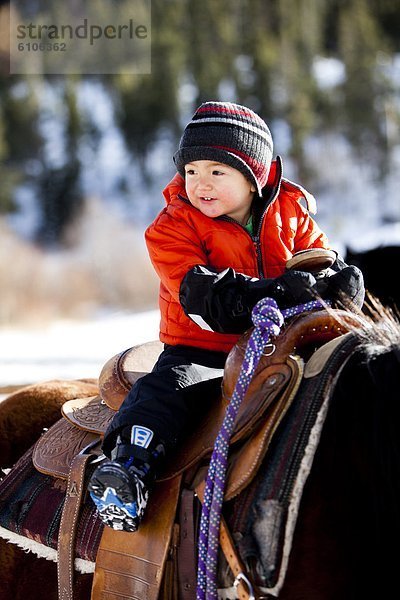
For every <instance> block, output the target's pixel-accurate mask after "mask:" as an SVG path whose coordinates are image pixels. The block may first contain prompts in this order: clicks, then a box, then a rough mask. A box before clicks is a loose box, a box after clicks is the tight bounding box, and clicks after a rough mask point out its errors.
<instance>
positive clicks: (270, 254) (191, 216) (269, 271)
mask: <svg viewBox="0 0 400 600" xmlns="http://www.w3.org/2000/svg"><path fill="white" fill-rule="evenodd" d="M264 191H265V192H266V193H267V194H268V193H269V199H265V198H263V199H260V200H257V201H260V202H265V203H266V207H265V208H264V209H263V210H264V212H263V214H262V218H261V221H260V224H259V227H258V232H257V234H254V236H253V237H252V236H251V235H250V234H249V233H248V231H247V230H246V229H245V228H244V227H243V226H242V225H240V224H239V223H237V222H235V221H233V219H230V218H227V217H218V218H216V219H212V218H210V217H207V216H205V215H203V214H202V213H201V212H200V211H199V210H198V209H197V208H194V207H193V206H192V205H191V204H190V202H189V200H188V199H187V195H186V192H185V184H184V180H183V178H182V177H181V176H180V175H179V174H176V175H175V177H174V178H173V179H172V181H171V182H170V183H169V184H168V185H167V187H166V188H165V190H164V192H163V193H164V197H165V200H166V203H167V206H166V207H165V208H164V209H163V210H162V211H161V212H160V214H159V215H158V216H157V217H156V219H155V221H154V222H153V223H152V224H151V225H150V226H149V227H148V229H147V230H146V233H145V238H146V243H147V247H148V251H149V254H150V259H151V261H152V263H153V266H154V268H155V270H156V272H157V274H158V276H159V277H160V297H159V302H160V310H161V323H160V340H161V341H162V342H165V343H167V344H172V345H176V344H184V345H188V346H196V347H199V348H207V349H209V350H220V351H223V352H229V350H230V349H231V348H232V346H233V345H234V344H235V343H236V341H237V340H238V338H239V335H236V334H224V333H215V332H213V331H208V330H204V329H201V328H200V327H199V325H197V324H196V323H194V321H192V320H191V319H190V318H189V317H187V316H186V314H185V313H184V311H183V309H182V307H181V305H180V302H179V289H180V285H181V282H182V279H183V277H184V276H185V275H186V273H187V272H188V271H189V270H190V269H192V268H193V267H194V266H195V265H207V266H210V267H212V268H213V269H216V270H217V271H223V270H224V269H226V268H227V267H232V268H233V269H234V270H235V271H236V272H238V273H243V274H245V275H250V276H251V277H258V278H274V277H278V276H279V275H282V274H283V273H284V271H285V264H286V262H287V260H288V259H289V258H291V256H292V255H293V254H294V253H295V252H297V251H299V250H305V249H307V248H329V246H328V240H327V238H326V236H325V234H324V233H322V231H321V230H320V229H319V227H318V225H317V224H316V223H315V221H313V219H312V218H311V217H310V216H309V214H308V211H307V210H306V209H305V208H303V206H301V204H300V200H305V201H306V203H307V205H308V207H309V208H310V209H311V206H310V204H311V202H312V201H314V198H313V197H312V196H311V195H310V194H308V193H307V192H306V191H305V190H304V189H302V188H301V187H300V186H298V185H296V184H294V183H291V182H289V181H287V180H285V179H283V178H282V168H281V161H280V159H279V158H278V159H277V160H276V161H274V162H273V163H272V166H271V171H270V174H269V179H268V183H267V186H266V187H265V188H264ZM314 202H315V201H314Z"/></svg>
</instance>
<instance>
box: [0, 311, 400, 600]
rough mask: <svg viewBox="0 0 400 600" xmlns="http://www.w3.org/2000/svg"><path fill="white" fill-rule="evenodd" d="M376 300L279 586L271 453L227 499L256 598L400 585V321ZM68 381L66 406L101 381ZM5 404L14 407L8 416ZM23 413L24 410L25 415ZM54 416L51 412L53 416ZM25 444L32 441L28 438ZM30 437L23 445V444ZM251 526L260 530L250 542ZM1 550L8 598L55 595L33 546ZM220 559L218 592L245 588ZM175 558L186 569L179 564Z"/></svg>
mask: <svg viewBox="0 0 400 600" xmlns="http://www.w3.org/2000/svg"><path fill="white" fill-rule="evenodd" d="M375 306H376V310H375V314H374V319H373V320H371V319H370V318H367V317H366V316H359V321H361V322H362V326H361V327H359V326H357V327H354V328H351V327H350V332H349V333H348V334H347V335H348V336H350V337H351V339H352V340H353V342H354V343H353V342H351V344H352V349H351V353H350V354H349V357H348V359H347V362H346V363H345V364H344V366H343V368H341V370H340V372H338V375H337V378H336V380H335V381H334V378H333V377H332V376H331V375H330V376H329V377H330V378H331V379H329V381H327V382H326V385H327V386H329V385H330V386H331V391H330V398H329V406H328V409H327V414H326V417H325V422H324V423H323V427H322V431H321V433H320V437H319V440H317V442H318V443H317V444H316V449H315V455H314V457H313V460H312V461H311V466H310V472H309V475H308V477H307V479H306V481H305V484H304V488H303V490H302V493H301V498H300V501H299V506H298V515H297V518H296V524H295V529H294V532H293V539H292V543H291V545H290V546H291V547H290V549H289V550H290V553H289V554H288V556H287V565H286V568H285V572H284V578H283V581H282V582H281V586H280V588H279V589H278V591H275V592H273V593H272V594H270V593H269V591H266V590H267V588H266V587H265V583H266V580H267V579H268V576H267V575H266V574H265V572H264V571H263V565H262V564H261V563H262V559H263V556H264V555H266V554H268V551H269V550H270V548H269V546H270V541H269V539H268V537H267V533H268V527H265V516H266V515H264V514H263V502H262V491H260V490H263V489H264V488H265V480H266V475H268V472H267V471H266V464H267V463H266V462H263V463H262V464H261V467H260V468H259V470H258V472H257V475H256V476H255V478H254V480H253V481H252V483H251V484H250V485H249V486H248V487H247V488H246V489H245V490H243V491H242V492H241V493H240V494H239V495H237V496H236V497H234V498H233V499H232V500H230V501H229V502H227V503H226V505H225V507H224V517H225V520H226V522H227V523H228V526H229V527H230V528H231V532H232V536H233V539H234V540H235V542H236V544H237V547H238V548H239V550H240V551H243V557H244V558H243V561H244V563H245V564H246V568H247V569H248V573H249V576H250V577H251V580H252V581H253V582H254V585H255V586H256V588H257V590H258V592H257V594H256V595H255V597H256V598H259V599H261V598H274V597H279V599H280V600H333V599H335V600H336V599H337V598H340V599H341V600H358V599H360V600H361V598H363V599H365V598H376V597H379V598H386V597H388V598H389V597H392V596H393V590H394V589H396V584H397V571H396V566H397V564H396V563H397V560H396V552H395V551H394V549H395V548H396V542H397V539H398V537H399V534H400V517H399V515H400V511H399V509H398V498H399V491H400V490H399V487H400V477H399V475H400V441H399V435H398V423H399V422H400V421H399V417H400V414H399V413H400V406H399V402H398V390H399V385H400V364H399V362H400V326H399V324H398V322H397V321H396V319H395V318H394V317H393V316H392V315H391V314H390V312H389V311H387V310H382V308H381V307H380V306H379V304H376V305H375ZM377 313H381V314H380V315H378V314H377ZM347 329H349V328H348V327H347ZM310 362H311V359H310V361H309V363H310ZM70 385H71V386H72V385H73V386H74V389H73V392H72V394H71V392H70V390H68V387H69V384H67V383H66V384H65V386H60V385H59V383H57V384H56V385H55V389H57V394H56V396H57V398H56V400H55V401H54V397H53V400H52V401H51V403H52V405H54V403H55V404H57V406H60V405H61V404H63V402H64V401H65V400H66V399H69V398H70V397H71V395H72V396H75V395H82V396H84V395H87V396H90V395H92V393H93V386H94V385H95V384H94V383H93V382H87V381H80V382H71V383H70ZM44 390H46V385H43V384H42V385H41V386H40V387H39V388H38V387H36V388H35V386H33V387H32V386H30V387H29V388H26V389H25V390H21V391H20V392H17V393H18V394H19V396H18V397H19V401H20V406H22V405H23V396H24V395H27V396H28V397H29V398H30V399H32V398H33V399H34V400H35V402H36V404H37V406H38V407H40V406H41V403H42V396H41V395H42V394H43V393H44ZM300 391H301V390H299V392H298V394H299V393H300ZM48 397H49V395H48V394H47V396H46V398H47V399H48ZM67 397H68V398H67ZM5 402H6V405H5V406H6V408H7V411H1V405H0V439H3V433H4V431H3V430H4V427H6V430H7V431H10V426H11V430H14V429H15V430H16V427H15V423H16V417H14V418H13V417H12V414H13V413H12V412H10V411H11V407H12V403H13V395H11V396H10V397H9V398H8V399H7V400H6V401H5ZM45 404H46V402H45ZM8 408H9V409H10V411H9V410H8ZM5 412H9V414H8V417H7V418H6V417H5ZM24 418H25V417H24V414H23V412H20V414H19V415H18V419H24ZM52 419H53V415H51V417H49V420H50V421H51V420H52ZM50 424H51V423H50V422H47V423H46V424H45V425H44V424H43V419H40V427H43V426H44V427H48V426H49V425H50ZM281 425H282V424H281ZM281 425H280V426H279V427H281ZM22 429H23V427H22V428H21V429H20V431H22ZM278 434H279V429H278ZM30 441H31V439H30V440H29V442H30ZM280 443H281V442H280V438H279V435H276V436H275V437H274V438H273V445H274V444H275V445H276V447H277V448H278V449H279V444H280ZM19 444H20V442H19ZM12 445H13V444H12V440H11V439H9V447H8V448H6V447H4V456H7V457H8V458H7V461H6V462H7V464H4V463H2V464H1V465H0V466H1V467H2V468H7V467H8V468H9V466H10V457H12V460H16V458H17V456H15V452H14V453H13V451H12V448H11V447H12ZM27 445H28V441H27V442H26V443H24V444H22V446H27ZM22 446H21V445H19V451H21V449H22ZM266 460H268V459H267V457H266V458H265V459H264V461H266ZM0 501H1V497H0ZM243 523H244V525H243ZM249 531H251V532H252V533H253V538H252V541H251V544H248V545H247V547H246V543H245V542H246V540H247V536H246V533H248V532H249ZM280 541H281V542H282V539H281V538H280ZM249 548H250V549H249ZM0 549H1V551H0V573H1V576H0V577H1V589H2V595H1V597H2V598H3V600H11V599H13V600H18V599H19V598H30V600H36V599H38V600H39V598H42V597H43V595H45V596H46V597H47V598H48V600H56V599H57V597H58V596H57V577H56V566H55V564H53V563H51V562H49V561H46V560H44V559H43V558H37V557H35V556H34V555H32V554H25V553H24V552H23V551H22V550H21V549H19V548H17V547H16V546H15V545H11V544H7V543H6V542H5V541H4V540H3V539H0ZM219 566H220V568H219V583H218V587H219V597H220V598H223V599H233V598H235V597H237V596H236V595H235V588H234V587H233V585H232V584H233V577H232V574H231V573H230V572H229V569H227V568H226V564H225V562H224V559H223V557H222V556H221V558H220V561H219ZM175 567H177V568H178V570H179V565H175ZM91 584H92V575H91V574H78V575H77V576H76V578H75V589H74V593H75V595H74V598H76V600H88V599H89V598H90V594H91V592H90V589H91ZM171 589H172V588H171ZM171 589H170V590H166V589H165V587H164V588H163V590H164V591H162V592H160V596H159V598H160V599H162V600H167V599H168V600H171V599H172V600H180V596H179V595H178V594H177V592H176V591H171ZM173 589H175V588H173ZM260 590H261V591H260ZM187 597H190V596H187ZM192 597H193V596H192Z"/></svg>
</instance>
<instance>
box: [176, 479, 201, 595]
mask: <svg viewBox="0 0 400 600" xmlns="http://www.w3.org/2000/svg"><path fill="white" fill-rule="evenodd" d="M194 502H197V500H195V495H194V491H193V490H188V489H183V490H182V493H181V500H180V509H179V528H180V536H179V546H178V571H179V574H178V584H179V598H180V600H195V599H196V579H197V574H196V542H195V532H194V529H195V517H194Z"/></svg>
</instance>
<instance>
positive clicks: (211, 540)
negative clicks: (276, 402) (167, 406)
mask: <svg viewBox="0 0 400 600" xmlns="http://www.w3.org/2000/svg"><path fill="white" fill-rule="evenodd" d="M317 308H323V304H322V303H321V302H320V301H319V300H313V301H311V302H307V303H306V304H299V305H298V306H294V307H292V308H287V309H285V310H283V311H280V310H279V308H278V305H277V303H276V302H275V300H274V299H273V298H263V299H262V300H260V301H259V302H258V303H257V304H256V305H255V307H254V308H253V311H252V315H251V316H252V320H253V323H254V329H253V331H252V333H251V335H250V338H249V340H248V342H247V346H246V351H245V354H244V359H243V364H242V368H241V371H240V374H239V377H238V380H237V382H236V385H235V389H234V391H233V394H232V398H231V401H230V403H229V405H228V407H227V410H226V413H225V417H224V420H223V423H222V426H221V429H220V430H219V433H218V435H217V438H216V440H215V445H214V449H213V453H212V455H211V460H210V466H209V469H208V474H207V481H206V487H205V491H204V500H203V507H202V513H201V520H200V534H199V555H198V566H197V600H217V597H218V596H217V560H218V546H219V528H220V523H221V511H222V504H223V500H224V490H225V477H226V470H227V466H228V451H229V440H230V437H231V435H232V432H233V427H234V424H235V419H236V416H237V413H238V410H239V408H240V405H241V403H242V400H243V398H244V396H245V394H246V392H247V389H248V387H249V385H250V382H251V380H252V377H253V374H254V371H255V369H256V367H257V365H258V362H259V360H260V358H261V355H262V353H263V350H264V348H265V346H266V345H267V344H268V342H269V340H270V337H271V336H277V335H279V333H280V330H281V327H282V325H283V323H284V319H287V318H289V317H293V316H295V315H298V314H300V313H302V312H305V311H309V310H314V309H317Z"/></svg>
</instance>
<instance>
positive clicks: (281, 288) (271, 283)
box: [247, 271, 317, 310]
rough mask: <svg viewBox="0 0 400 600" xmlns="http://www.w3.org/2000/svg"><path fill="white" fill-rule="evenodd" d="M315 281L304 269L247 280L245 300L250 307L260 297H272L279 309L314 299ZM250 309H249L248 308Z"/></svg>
mask: <svg viewBox="0 0 400 600" xmlns="http://www.w3.org/2000/svg"><path fill="white" fill-rule="evenodd" d="M316 283H317V281H316V279H315V277H314V275H312V273H308V272H306V271H288V272H287V273H284V274H283V275H281V276H280V277H276V278H275V279H260V280H258V281H249V282H247V286H248V296H247V301H248V304H249V306H250V307H251V308H253V306H254V305H255V304H257V302H258V301H259V300H261V298H266V297H270V298H274V300H276V302H277V304H278V306H279V308H280V309H284V308H288V307H290V306H295V305H296V304H303V303H305V302H310V301H311V300H315V298H316V294H315V292H313V289H314V287H315V285H316ZM250 310H251V309H250Z"/></svg>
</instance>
